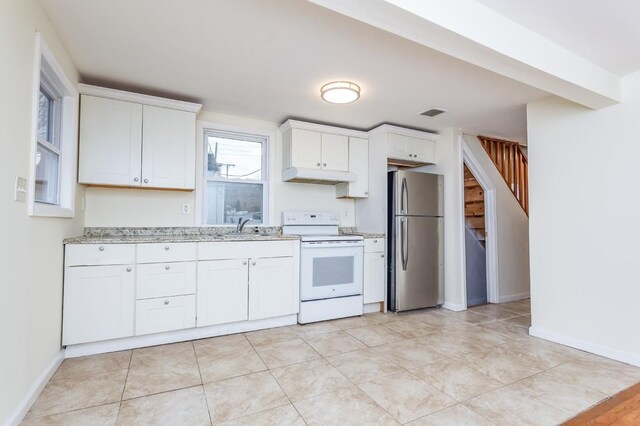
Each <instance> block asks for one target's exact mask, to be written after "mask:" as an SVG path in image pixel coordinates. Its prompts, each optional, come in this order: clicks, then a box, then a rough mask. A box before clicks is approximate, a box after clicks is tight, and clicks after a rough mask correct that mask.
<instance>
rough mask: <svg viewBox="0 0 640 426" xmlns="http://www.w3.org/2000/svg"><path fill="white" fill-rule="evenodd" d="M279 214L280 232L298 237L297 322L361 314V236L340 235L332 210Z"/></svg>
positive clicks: (338, 219) (338, 218)
mask: <svg viewBox="0 0 640 426" xmlns="http://www.w3.org/2000/svg"><path fill="white" fill-rule="evenodd" d="M282 216H283V220H282V224H283V232H284V233H285V234H294V235H300V238H301V250H300V313H299V314H298V322H299V323H301V324H305V323H309V322H316V321H324V320H328V319H335V318H344V317H349V316H355V315H362V313H363V311H362V305H363V299H362V287H363V281H362V275H363V268H364V264H363V257H364V239H363V237H362V236H357V235H340V234H339V231H338V225H339V223H340V216H339V215H338V213H335V212H301V211H288V212H284V213H283V215H282Z"/></svg>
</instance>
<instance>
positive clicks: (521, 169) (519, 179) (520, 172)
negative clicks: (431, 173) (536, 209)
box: [465, 136, 529, 216]
mask: <svg viewBox="0 0 640 426" xmlns="http://www.w3.org/2000/svg"><path fill="white" fill-rule="evenodd" d="M478 139H479V140H480V144H481V145H482V147H483V148H484V150H485V151H486V153H487V154H488V155H489V158H491V161H493V164H495V166H496V168H497V169H498V171H499V172H500V174H501V175H502V177H503V179H504V181H505V182H506V183H507V186H508V187H509V189H511V192H512V193H513V195H514V197H516V200H518V203H519V204H520V207H522V210H524V212H525V213H526V214H527V216H529V188H528V185H529V184H528V172H529V163H528V160H527V156H526V155H525V154H524V151H523V150H522V147H521V146H520V144H519V143H517V142H512V141H506V140H502V139H495V138H489V137H486V136H478ZM465 179H466V170H465ZM465 184H466V181H465Z"/></svg>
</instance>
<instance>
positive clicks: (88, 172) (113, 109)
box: [78, 95, 142, 186]
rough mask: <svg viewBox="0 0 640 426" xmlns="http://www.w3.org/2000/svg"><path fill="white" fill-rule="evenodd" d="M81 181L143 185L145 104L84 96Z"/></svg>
mask: <svg viewBox="0 0 640 426" xmlns="http://www.w3.org/2000/svg"><path fill="white" fill-rule="evenodd" d="M79 155H80V158H79V170H78V180H79V182H80V183H88V184H95V185H119V186H137V185H140V162H141V158H142V157H141V155H142V105H140V104H136V103H132V102H124V101H117V100H113V99H105V98H99V97H96V96H88V95H84V96H82V113H81V114H80V154H79Z"/></svg>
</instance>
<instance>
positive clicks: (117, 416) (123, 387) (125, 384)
mask: <svg viewBox="0 0 640 426" xmlns="http://www.w3.org/2000/svg"><path fill="white" fill-rule="evenodd" d="M133 352H134V350H132V351H131V354H130V355H129V364H127V375H126V377H125V378H124V385H123V386H122V392H121V393H120V401H119V402H118V414H117V415H116V424H118V419H119V418H120V411H121V410H122V401H123V400H124V391H125V389H126V388H127V381H128V380H129V372H130V371H131V361H132V360H133Z"/></svg>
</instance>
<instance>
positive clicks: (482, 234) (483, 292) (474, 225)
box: [464, 163, 488, 308]
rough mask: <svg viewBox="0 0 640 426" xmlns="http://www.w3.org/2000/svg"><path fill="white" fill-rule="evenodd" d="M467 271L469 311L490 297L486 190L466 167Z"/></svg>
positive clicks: (465, 238)
mask: <svg viewBox="0 0 640 426" xmlns="http://www.w3.org/2000/svg"><path fill="white" fill-rule="evenodd" d="M464 216H465V236H464V243H465V270H466V287H467V288H466V290H467V291H466V293H467V308H470V307H472V306H476V305H483V304H485V303H487V301H488V295H487V243H486V240H487V231H486V230H487V226H486V221H485V194H484V189H483V188H482V186H481V185H480V183H479V182H478V180H477V179H476V177H475V176H474V175H473V173H472V172H471V170H469V168H468V167H467V165H466V163H465V164H464Z"/></svg>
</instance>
